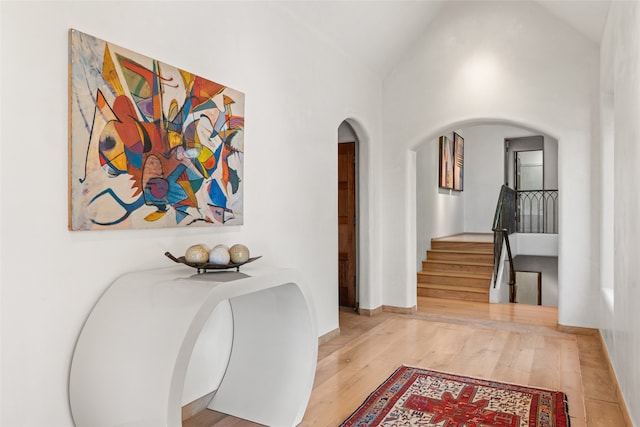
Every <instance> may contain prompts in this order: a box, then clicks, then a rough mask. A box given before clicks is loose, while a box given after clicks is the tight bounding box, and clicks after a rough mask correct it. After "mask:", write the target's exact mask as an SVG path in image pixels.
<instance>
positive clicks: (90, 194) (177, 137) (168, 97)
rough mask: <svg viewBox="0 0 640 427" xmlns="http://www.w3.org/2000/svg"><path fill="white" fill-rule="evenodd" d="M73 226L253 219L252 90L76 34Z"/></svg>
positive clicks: (72, 89) (92, 227)
mask: <svg viewBox="0 0 640 427" xmlns="http://www.w3.org/2000/svg"><path fill="white" fill-rule="evenodd" d="M70 61H71V64H70V105H69V109H70V120H71V122H70V141H69V162H70V165H69V169H70V173H69V181H70V184H69V187H70V188H69V205H70V206H69V228H70V229H71V230H95V229H122V228H125V229H131V228H149V227H192V226H199V225H239V224H242V223H243V187H244V185H243V163H244V94H243V93H242V92H239V91H237V90H234V89H231V88H229V87H226V86H224V85H221V84H219V83H215V82H212V81H210V80H207V79H204V78H202V77H199V76H197V75H195V74H192V73H190V72H187V71H184V70H181V69H179V68H176V67H173V66H170V65H167V64H165V63H162V62H160V61H157V60H155V59H151V58H148V57H146V56H143V55H139V54H137V53H134V52H131V51H129V50H127V49H124V48H122V47H119V46H116V45H114V44H111V43H108V42H106V41H103V40H100V39H97V38H95V37H92V36H90V35H87V34H84V33H81V32H79V31H75V30H71V31H70Z"/></svg>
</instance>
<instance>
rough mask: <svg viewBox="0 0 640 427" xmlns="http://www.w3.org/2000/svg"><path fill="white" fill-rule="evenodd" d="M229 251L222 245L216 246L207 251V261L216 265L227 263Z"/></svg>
mask: <svg viewBox="0 0 640 427" xmlns="http://www.w3.org/2000/svg"><path fill="white" fill-rule="evenodd" d="M229 259H230V256H229V251H228V250H227V249H225V248H224V247H222V246H216V247H215V248H213V249H211V251H210V252H209V263H210V264H216V265H226V264H229Z"/></svg>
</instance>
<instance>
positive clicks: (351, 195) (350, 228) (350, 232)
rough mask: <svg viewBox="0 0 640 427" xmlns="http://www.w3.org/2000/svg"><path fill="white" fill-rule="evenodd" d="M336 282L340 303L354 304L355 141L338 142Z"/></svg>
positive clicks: (353, 305) (350, 305)
mask: <svg viewBox="0 0 640 427" xmlns="http://www.w3.org/2000/svg"><path fill="white" fill-rule="evenodd" d="M338 272H339V274H338V282H339V285H338V286H339V291H340V297H339V299H340V305H343V306H347V307H356V304H357V301H356V143H355V142H347V143H340V144H338Z"/></svg>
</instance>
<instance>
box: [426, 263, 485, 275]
mask: <svg viewBox="0 0 640 427" xmlns="http://www.w3.org/2000/svg"><path fill="white" fill-rule="evenodd" d="M422 270H423V271H441V272H445V273H472V274H487V275H489V276H491V275H492V274H493V267H492V266H490V265H469V264H441V263H439V262H429V260H427V261H422Z"/></svg>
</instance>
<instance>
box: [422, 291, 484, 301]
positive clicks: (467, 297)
mask: <svg viewBox="0 0 640 427" xmlns="http://www.w3.org/2000/svg"><path fill="white" fill-rule="evenodd" d="M418 296H419V297H431V298H446V299H455V300H463V301H478V302H489V295H487V294H479V293H475V292H463V291H447V290H442V289H429V288H418Z"/></svg>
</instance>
